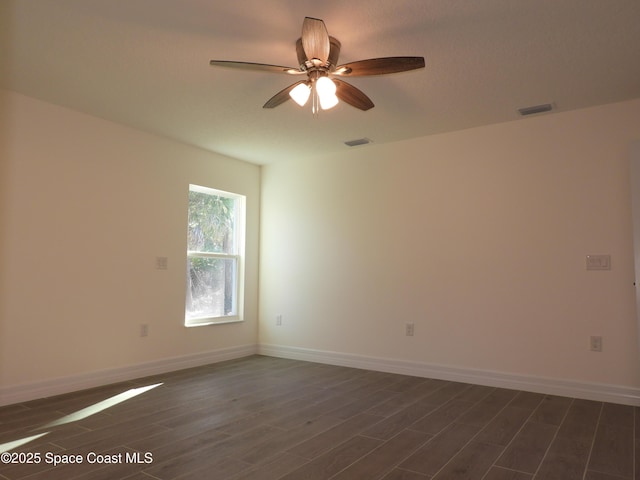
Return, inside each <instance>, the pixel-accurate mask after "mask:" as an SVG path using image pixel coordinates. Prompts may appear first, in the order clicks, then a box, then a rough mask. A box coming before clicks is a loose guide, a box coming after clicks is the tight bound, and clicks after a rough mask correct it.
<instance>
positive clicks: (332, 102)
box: [320, 94, 338, 110]
mask: <svg viewBox="0 0 640 480" xmlns="http://www.w3.org/2000/svg"><path fill="white" fill-rule="evenodd" d="M337 104H338V97H336V96H335V95H333V94H331V95H324V96H322V97H320V106H321V107H322V109H323V110H329V109H330V108H333V107H335V106H336V105H337Z"/></svg>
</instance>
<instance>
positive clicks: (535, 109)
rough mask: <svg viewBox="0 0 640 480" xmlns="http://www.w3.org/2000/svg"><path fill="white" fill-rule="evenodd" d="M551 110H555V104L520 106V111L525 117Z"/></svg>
mask: <svg viewBox="0 0 640 480" xmlns="http://www.w3.org/2000/svg"><path fill="white" fill-rule="evenodd" d="M551 110H553V104H551V103H544V104H542V105H534V106H532V107H522V108H519V109H518V113H519V114H520V115H522V116H523V117H526V116H527V115H535V114H537V113H544V112H550V111H551Z"/></svg>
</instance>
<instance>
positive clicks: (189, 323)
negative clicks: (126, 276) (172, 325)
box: [184, 184, 246, 328]
mask: <svg viewBox="0 0 640 480" xmlns="http://www.w3.org/2000/svg"><path fill="white" fill-rule="evenodd" d="M191 192H198V193H204V194H207V195H212V196H219V197H225V198H230V199H232V200H233V201H234V203H235V206H234V209H235V219H234V229H233V237H234V241H233V244H234V247H235V248H234V252H233V253H219V252H201V251H198V250H189V249H188V247H189V245H188V243H187V255H186V263H187V275H190V272H189V270H188V265H189V258H213V259H223V260H233V261H234V264H235V276H234V277H235V282H234V285H233V296H232V302H233V307H232V311H234V312H235V314H233V315H221V316H203V317H193V318H190V317H188V316H187V304H186V290H185V308H184V312H185V315H184V326H185V327H189V328H190V327H200V326H205V325H219V324H225V323H236V322H242V321H244V270H245V269H244V264H245V242H246V238H245V237H246V196H245V195H241V194H238V193H233V192H227V191H224V190H220V189H216V188H210V187H205V186H202V185H196V184H189V190H188V194H191ZM187 204H188V197H187ZM188 220H189V209H188V208H187V222H188ZM185 281H187V279H185ZM187 285H188V283H187ZM187 285H185V286H187Z"/></svg>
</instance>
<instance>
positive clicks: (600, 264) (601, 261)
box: [587, 255, 611, 270]
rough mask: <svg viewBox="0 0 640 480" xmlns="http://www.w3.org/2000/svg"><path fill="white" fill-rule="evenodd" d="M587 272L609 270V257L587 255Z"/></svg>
mask: <svg viewBox="0 0 640 480" xmlns="http://www.w3.org/2000/svg"><path fill="white" fill-rule="evenodd" d="M587 270H611V255H587Z"/></svg>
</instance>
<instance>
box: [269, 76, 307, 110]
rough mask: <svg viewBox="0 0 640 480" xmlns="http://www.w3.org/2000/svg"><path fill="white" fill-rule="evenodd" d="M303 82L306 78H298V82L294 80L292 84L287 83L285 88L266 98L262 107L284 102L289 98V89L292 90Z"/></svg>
mask: <svg viewBox="0 0 640 480" xmlns="http://www.w3.org/2000/svg"><path fill="white" fill-rule="evenodd" d="M305 82H306V80H300V81H299V82H296V83H294V84H293V85H289V86H288V87H287V88H284V89H282V90H280V91H279V92H278V93H276V94H275V95H274V96H273V97H271V98H270V99H269V100H267V103H265V104H264V105H263V106H262V108H275V107H277V106H278V105H281V104H283V103H284V102H286V101H287V100H289V99H290V98H291V97H290V96H289V92H290V91H291V90H293V89H294V88H296V87H297V86H298V85H300V84H301V83H305Z"/></svg>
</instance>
